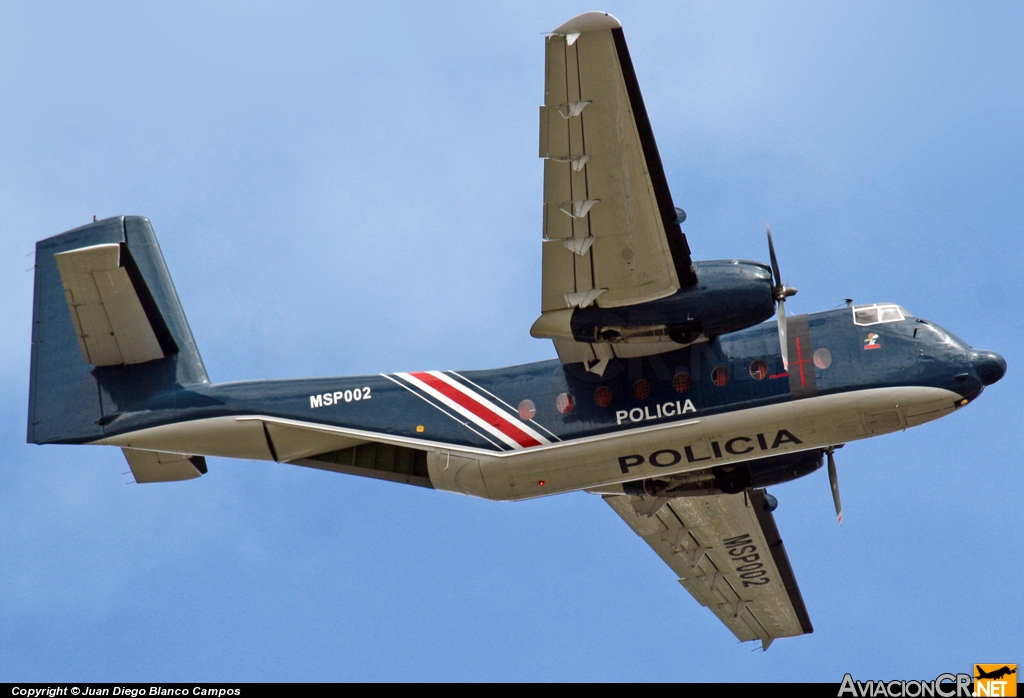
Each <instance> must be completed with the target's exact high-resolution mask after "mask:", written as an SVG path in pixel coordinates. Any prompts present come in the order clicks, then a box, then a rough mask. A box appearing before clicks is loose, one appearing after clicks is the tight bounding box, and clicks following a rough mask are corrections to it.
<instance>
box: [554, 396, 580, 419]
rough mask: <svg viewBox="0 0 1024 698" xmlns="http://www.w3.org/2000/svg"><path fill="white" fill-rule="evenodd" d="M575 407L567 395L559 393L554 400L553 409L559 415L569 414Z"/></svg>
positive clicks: (574, 403) (570, 397)
mask: <svg viewBox="0 0 1024 698" xmlns="http://www.w3.org/2000/svg"><path fill="white" fill-rule="evenodd" d="M575 406H576V401H575V400H573V398H572V395H570V394H569V393H559V395H558V397H556V398H555V409H556V410H558V411H559V412H560V413H561V414H569V413H570V412H572V408H573V407H575Z"/></svg>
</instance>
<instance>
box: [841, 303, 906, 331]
mask: <svg viewBox="0 0 1024 698" xmlns="http://www.w3.org/2000/svg"><path fill="white" fill-rule="evenodd" d="M904 319H905V315H904V313H903V310H902V309H901V308H900V307H899V306H898V305H891V304H888V303H884V304H875V305H857V306H854V308H853V324H854V325H860V326H861V327H865V326H867V325H877V324H879V323H882V322H899V321H900V320H904Z"/></svg>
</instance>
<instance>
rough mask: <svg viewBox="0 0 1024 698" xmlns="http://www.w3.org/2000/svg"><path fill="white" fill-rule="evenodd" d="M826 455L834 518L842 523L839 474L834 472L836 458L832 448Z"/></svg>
mask: <svg viewBox="0 0 1024 698" xmlns="http://www.w3.org/2000/svg"><path fill="white" fill-rule="evenodd" d="M825 454H826V455H827V456H828V484H830V485H831V486H832V500H833V501H834V502H835V504H836V518H837V519H839V523H840V524H842V523H843V505H842V503H841V502H840V501H839V474H838V473H837V472H836V459H835V458H834V457H833V456H832V449H831V448H830V449H829V450H827V451H826V452H825Z"/></svg>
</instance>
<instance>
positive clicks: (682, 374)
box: [672, 370, 690, 393]
mask: <svg viewBox="0 0 1024 698" xmlns="http://www.w3.org/2000/svg"><path fill="white" fill-rule="evenodd" d="M672 387H673V388H675V389H676V392H677V393H685V392H687V391H689V390H690V374H689V373H687V372H686V371H682V370H680V371H677V372H676V375H675V377H674V378H672Z"/></svg>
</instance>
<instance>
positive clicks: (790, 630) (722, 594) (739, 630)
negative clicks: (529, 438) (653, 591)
mask: <svg viewBox="0 0 1024 698" xmlns="http://www.w3.org/2000/svg"><path fill="white" fill-rule="evenodd" d="M605 501H606V502H608V504H609V505H610V506H611V507H612V509H614V510H615V512H616V513H617V514H618V515H619V516H621V517H622V519H623V520H624V521H625V522H626V523H627V524H628V525H629V526H630V528H632V529H633V531H634V532H636V534H637V535H639V536H640V537H641V538H643V539H644V541H645V542H646V543H647V544H648V545H650V546H651V548H653V549H654V551H655V552H656V553H657V554H658V556H659V557H661V559H662V560H664V561H665V563H666V564H668V566H669V567H670V568H671V569H672V571H673V572H675V573H676V575H677V577H678V579H679V583H680V584H681V585H682V586H683V587H684V588H685V589H686V590H687V591H688V592H690V594H691V595H692V596H693V597H694V598H695V599H696V600H697V601H698V603H700V604H701V605H702V606H706V607H707V608H709V609H711V611H712V612H713V613H714V614H715V615H716V616H717V617H718V618H719V620H721V621H722V623H724V624H725V626H726V627H727V628H729V630H730V631H731V632H732V633H733V634H734V635H735V636H736V637H737V638H738V639H740V640H741V641H748V640H761V643H762V647H764V648H765V649H767V647H768V645H769V644H771V642H772V641H773V640H774V639H775V638H778V637H794V636H797V635H803V634H805V633H809V632H813V628H812V626H811V622H810V618H809V617H808V615H807V610H806V608H805V606H804V603H803V598H802V597H801V595H800V590H799V587H798V586H797V584H796V579H795V577H794V576H793V571H792V569H791V568H790V566H789V559H788V557H787V556H786V552H785V547H784V546H783V545H782V540H781V539H780V538H779V535H778V529H777V528H776V526H775V520H774V517H772V515H771V513H770V512H768V511H766V510H765V498H764V493H763V490H755V491H753V492H748V493H742V494H735V495H712V496H703V497H677V498H674V499H656V498H651V497H633V496H607V497H605ZM652 512H653V513H652Z"/></svg>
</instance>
